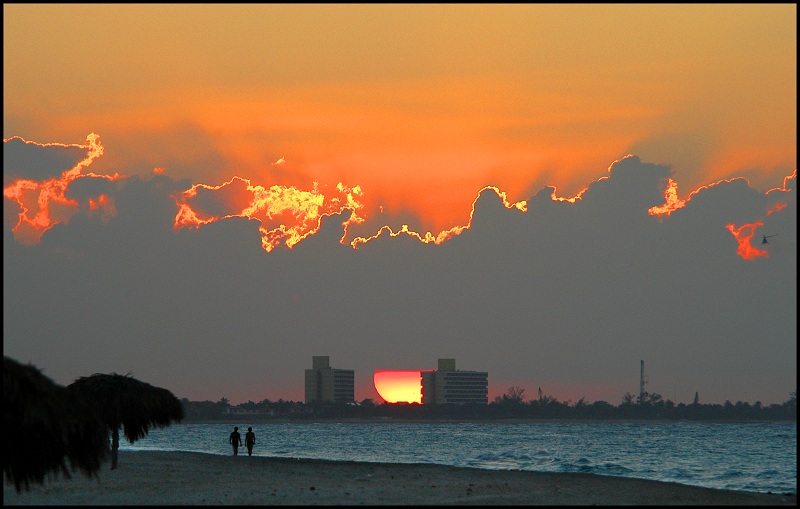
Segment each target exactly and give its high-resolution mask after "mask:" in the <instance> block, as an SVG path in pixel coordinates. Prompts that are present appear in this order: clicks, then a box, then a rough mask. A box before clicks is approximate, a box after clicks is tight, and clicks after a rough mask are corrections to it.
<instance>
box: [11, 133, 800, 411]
mask: <svg viewBox="0 0 800 509" xmlns="http://www.w3.org/2000/svg"><path fill="white" fill-rule="evenodd" d="M18 148H20V147H17V146H16V145H10V143H5V144H4V165H9V164H12V163H13V164H14V166H13V167H14V168H15V169H16V170H15V174H16V175H17V176H18V177H23V176H25V175H27V177H26V178H33V177H37V178H42V177H43V176H45V175H58V174H60V172H61V171H63V169H64V168H65V167H66V168H68V167H69V166H70V164H69V161H70V158H69V157H66V158H65V156H64V155H57V154H50V152H57V150H56V149H51V150H37V151H38V152H39V154H38V155H37V158H38V159H37V162H36V164H32V163H30V162H29V163H27V165H26V164H22V163H21V162H17V161H18V160H21V159H23V157H22V155H19V154H18V153H17V152H18V151H17V149H18ZM39 148H41V147H39ZM12 152H13V153H12ZM23 155H24V154H23ZM71 157H72V159H75V157H78V159H80V155H77V156H76V155H72V156H71ZM72 164H74V162H73V163H72ZM58 168H62V169H60V170H59V169H58ZM4 173H5V171H4ZM670 174H671V172H670V169H669V168H668V167H666V166H660V165H656V164H649V163H645V162H642V161H641V160H639V159H638V158H637V157H628V158H624V159H622V160H621V161H619V162H617V163H616V164H615V165H613V166H612V168H611V169H610V173H608V174H607V175H604V176H605V177H607V178H601V179H598V180H597V181H595V182H593V183H592V184H591V185H589V187H588V189H587V190H586V191H585V192H584V193H583V194H582V196H581V198H580V199H579V200H577V201H576V202H575V203H569V202H566V201H558V200H554V199H553V198H551V194H552V193H553V189H552V188H548V187H545V188H543V189H542V190H541V191H539V192H537V193H535V194H534V196H532V197H531V199H530V200H529V201H528V210H527V211H526V212H522V211H520V210H517V209H513V208H511V209H509V208H506V207H505V206H504V204H503V201H502V199H501V197H500V196H498V195H497V194H496V193H495V192H494V191H493V190H491V189H485V190H484V191H482V192H481V193H480V196H479V197H478V199H477V200H476V202H475V203H474V212H473V217H472V221H471V224H470V228H469V229H467V230H465V231H464V232H463V233H462V234H461V235H458V236H455V237H453V238H452V239H450V240H448V241H446V242H444V243H443V244H441V245H438V246H437V245H433V244H424V243H421V242H419V241H418V240H416V239H414V238H413V237H411V236H408V235H399V236H397V237H390V236H388V235H382V236H380V237H378V238H377V239H375V240H373V241H370V242H368V243H365V244H361V245H359V246H358V249H353V248H352V247H351V246H349V245H346V244H342V243H340V241H339V240H340V238H341V237H342V234H343V228H344V226H343V224H342V223H343V222H344V221H345V220H346V219H347V218H348V217H349V213H348V212H345V213H342V214H339V215H333V216H326V217H324V218H323V221H322V224H321V227H320V230H319V231H318V232H317V233H316V234H314V235H311V236H309V237H308V238H306V239H305V240H303V241H302V242H300V243H299V244H297V245H296V246H295V247H294V248H293V249H291V250H290V249H285V248H279V249H275V250H273V251H272V252H269V253H267V252H265V251H264V249H262V246H261V236H260V233H259V231H258V227H259V223H258V222H257V221H255V220H248V219H245V218H231V219H226V220H221V221H217V222H215V223H212V224H209V225H205V226H202V227H200V228H199V229H193V230H189V229H182V230H175V229H174V228H173V220H174V217H175V212H176V211H175V201H174V199H172V198H171V195H172V194H174V193H176V192H178V191H181V190H184V189H186V188H187V184H186V183H185V182H175V181H173V180H171V179H170V178H169V177H166V176H163V175H154V176H151V177H148V178H138V177H133V178H129V179H126V180H124V181H118V182H116V183H115V185H114V186H110V185H109V184H107V183H103V185H105V186H106V187H105V188H103V191H104V192H111V193H113V200H114V204H115V209H116V214H115V215H114V216H113V217H111V218H105V219H104V220H101V218H99V217H95V216H92V215H87V214H82V213H79V214H76V215H75V216H74V217H72V218H71V220H70V221H69V222H68V223H66V224H58V225H56V226H55V227H53V228H52V229H51V230H49V231H47V232H45V234H44V235H43V236H42V238H41V242H40V243H39V244H36V245H31V246H25V245H22V244H20V243H19V242H17V241H16V240H15V239H14V237H13V233H12V232H11V226H12V225H9V224H8V221H6V224H5V225H4V243H3V254H4V258H3V271H4V280H3V281H4V282H3V294H4V295H3V297H4V299H3V308H4V309H3V310H4V320H3V333H4V354H5V355H8V356H11V357H13V358H15V359H17V360H19V361H22V362H28V361H30V362H32V363H34V364H36V365H37V366H38V367H40V368H42V369H43V370H44V373H45V374H46V375H47V376H49V377H51V378H53V379H54V380H55V381H57V382H59V383H62V384H67V383H70V382H71V381H73V380H74V379H75V378H77V377H79V376H85V375H88V374H91V373H95V372H118V373H128V372H133V373H134V374H135V375H136V376H137V377H139V378H141V379H145V380H148V381H149V382H150V383H153V384H155V385H158V386H163V387H168V388H170V390H172V391H173V392H174V393H175V394H176V395H177V396H178V397H188V398H189V399H192V400H203V399H211V400H217V399H219V398H221V397H227V398H229V399H231V400H232V401H233V402H234V403H237V402H242V401H247V400H253V401H261V400H263V399H271V400H277V399H279V398H283V399H293V400H302V398H303V370H304V369H305V368H307V367H309V366H310V362H311V357H312V356H313V355H328V356H330V358H331V364H332V365H333V366H334V367H342V368H348V369H354V370H355V373H356V398H357V399H362V398H367V397H377V395H376V393H375V392H374V389H373V388H372V373H373V371H374V370H376V369H430V368H435V367H436V361H437V358H440V357H452V358H456V360H457V366H458V367H459V368H460V369H474V370H480V371H488V372H489V384H490V397H493V395H496V394H499V393H502V392H504V391H505V390H506V389H507V388H508V387H509V386H510V385H519V386H521V387H523V388H526V389H527V392H528V393H529V394H534V393H535V391H536V388H537V387H542V388H543V390H544V391H545V393H547V394H553V395H555V396H557V397H558V398H559V399H561V400H568V399H571V400H573V401H575V400H577V399H578V398H580V397H581V396H586V398H587V400H589V401H594V400H605V401H608V402H610V403H612V404H618V403H619V402H620V401H621V398H622V396H623V394H624V393H625V392H632V393H635V392H636V391H637V390H638V376H639V361H640V360H641V359H643V360H645V363H646V366H647V370H648V376H649V380H650V382H649V386H648V390H650V391H652V392H658V393H660V394H662V396H664V398H665V399H672V400H673V401H675V402H681V401H682V402H690V401H691V400H692V398H693V397H694V393H695V391H697V392H699V394H700V396H701V400H702V401H704V402H723V401H724V400H726V399H730V400H732V401H737V400H742V401H750V402H754V401H757V400H759V401H762V402H763V403H772V402H782V401H785V400H786V399H788V397H789V393H790V392H792V391H795V390H796V358H797V355H796V354H797V351H796V350H797V347H796V337H797V314H796V313H797V311H796V309H797V283H796V281H797V244H796V237H795V232H796V231H797V225H796V217H797V213H796V190H795V187H794V186H795V181H796V178H792V179H790V180H789V181H788V183H787V188H786V189H785V190H780V191H771V192H768V193H762V192H758V191H756V190H754V189H752V188H751V187H749V185H748V184H747V181H745V180H742V179H740V180H733V181H730V182H720V183H718V184H715V185H710V186H708V187H706V188H702V189H701V190H699V191H698V192H697V193H696V194H694V195H693V196H692V197H691V199H690V200H689V201H688V202H687V203H686V205H685V207H683V208H681V209H678V210H676V211H675V212H673V213H672V214H671V215H670V216H661V217H657V216H653V215H650V214H648V213H647V210H648V209H649V208H650V207H654V206H658V205H662V204H663V203H664V189H665V185H666V179H668V178H669V177H670ZM98 185H99V184H98ZM776 185H782V183H776ZM89 187H91V186H89ZM79 191H80V189H79V188H78V187H76V188H75V189H74V191H73V192H75V193H78V192H79ZM83 192H84V193H89V194H91V192H96V190H95V191H92V189H88V190H84V191H83ZM365 192H368V190H365ZM778 204H780V205H781V206H783V205H784V204H785V206H783V207H782V208H779V210H778V209H777V208H776V205H778ZM469 205H470V204H465V206H469ZM12 206H13V204H11V203H9V200H8V199H6V200H5V201H4V208H6V209H8V207H12ZM8 216H9V214H8V210H6V217H8ZM757 221H761V222H762V223H763V226H759V227H758V228H756V229H755V230H754V232H753V233H754V237H753V240H752V246H753V247H754V248H758V249H764V250H765V251H767V253H768V256H760V257H757V258H755V259H753V260H745V259H743V258H742V257H741V256H740V255H738V254H737V247H738V245H737V240H736V238H735V237H734V236H733V235H732V233H731V232H730V231H729V230H728V229H727V228H726V225H728V224H734V225H735V226H736V227H740V226H742V225H744V224H751V223H756V222H757ZM775 233H778V234H779V236H777V237H774V238H772V239H770V243H769V245H761V244H760V238H761V235H764V234H775Z"/></svg>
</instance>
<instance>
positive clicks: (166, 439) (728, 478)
mask: <svg viewBox="0 0 800 509" xmlns="http://www.w3.org/2000/svg"><path fill="white" fill-rule="evenodd" d="M234 425H236V426H238V427H239V432H240V433H241V434H242V439H244V432H245V431H247V428H248V426H252V427H253V431H254V432H255V434H256V445H255V448H254V450H253V455H254V456H267V457H281V458H313V459H326V460H343V461H365V462H381V463H433V464H441V465H452V466H458V467H469V468H479V469H506V470H512V469H513V470H530V471H536V472H583V473H590V474H598V475H609V476H618V477H634V478H641V479H652V480H657V481H670V482H678V483H681V484H688V485H694V486H703V487H707V488H717V489H729V490H745V491H756V492H763V493H766V492H772V493H797V424H796V423H697V422H676V423H660V422H658V423H653V422H647V423H637V422H624V423H623V422H619V423H616V422H597V423H591V422H590V423H587V422H581V423H570V422H557V423H556V422H546V423H539V422H536V423H523V424H510V423H445V424H442V423H417V422H415V423H397V422H375V423H349V422H345V423H335V422H317V423H263V422H259V423H247V422H242V423H235V424H234V423H231V424H173V425H171V426H168V427H166V428H161V429H154V430H151V431H150V433H149V434H148V435H147V436H146V437H145V438H143V439H141V440H138V441H136V442H135V443H133V444H130V443H128V442H127V441H125V439H124V438H123V437H122V436H121V437H120V450H159V451H192V452H203V453H209V454H220V455H231V454H232V449H231V446H230V445H229V444H228V437H229V435H230V433H231V431H233V426H234ZM239 454H240V455H247V450H246V448H244V447H240V448H239Z"/></svg>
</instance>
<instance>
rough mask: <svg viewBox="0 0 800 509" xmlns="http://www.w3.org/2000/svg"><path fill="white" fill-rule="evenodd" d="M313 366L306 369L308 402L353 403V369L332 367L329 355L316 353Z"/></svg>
mask: <svg viewBox="0 0 800 509" xmlns="http://www.w3.org/2000/svg"><path fill="white" fill-rule="evenodd" d="M311 366H312V367H311V369H307V370H306V403H311V402H314V401H317V402H339V401H341V402H345V403H352V402H353V401H354V400H355V372H354V371H353V370H352V369H334V368H332V367H331V366H330V357H328V356H327V355H326V356H317V355H315V356H314V357H313V359H312V364H311Z"/></svg>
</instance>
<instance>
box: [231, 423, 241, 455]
mask: <svg viewBox="0 0 800 509" xmlns="http://www.w3.org/2000/svg"><path fill="white" fill-rule="evenodd" d="M229 442H230V443H231V445H232V446H233V455H234V456H238V455H239V446H240V445H242V436H241V435H240V434H239V428H237V427H236V426H234V427H233V433H231V438H230V439H229Z"/></svg>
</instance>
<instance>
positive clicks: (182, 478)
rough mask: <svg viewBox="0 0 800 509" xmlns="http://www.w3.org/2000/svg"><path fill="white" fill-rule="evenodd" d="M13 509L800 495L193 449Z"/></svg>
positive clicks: (133, 459) (160, 455)
mask: <svg viewBox="0 0 800 509" xmlns="http://www.w3.org/2000/svg"><path fill="white" fill-rule="evenodd" d="M3 504H4V505H89V504H90V505H123V504H126V505H237V504H251V505H470V504H472V505H530V504H539V505H543V504H548V505H592V504H595V505H634V504H635V505H797V498H796V496H795V495H784V494H768V493H748V492H739V491H720V490H712V489H707V488H698V487H692V486H685V485H681V484H673V483H662V482H656V481H645V480H638V479H626V478H618V477H606V476H596V475H590V474H555V473H537V472H522V471H516V470H515V471H487V470H478V469H471V468H456V467H445V466H436V465H397V464H384V463H354V462H334V461H319V460H297V459H284V458H264V457H257V456H252V457H249V456H247V455H244V456H238V457H233V456H218V455H211V454H200V453H188V452H131V451H122V452H120V456H119V467H118V468H117V469H116V470H113V471H112V470H110V465H109V464H106V465H105V466H104V468H103V469H102V471H101V472H100V474H99V478H87V477H85V476H83V475H82V474H79V473H76V474H73V476H72V479H71V480H65V479H63V478H62V477H58V478H51V479H50V480H48V481H46V483H45V484H44V485H43V486H42V485H31V489H30V491H27V492H26V491H25V490H24V489H23V491H22V492H21V493H16V491H15V490H14V487H13V486H10V485H8V484H5V485H4V488H3Z"/></svg>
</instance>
